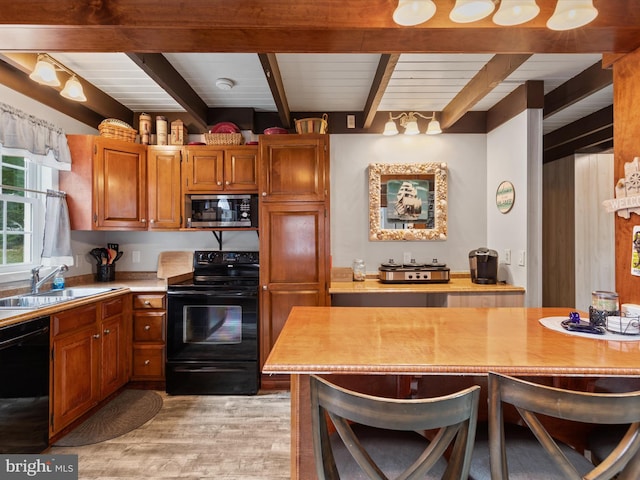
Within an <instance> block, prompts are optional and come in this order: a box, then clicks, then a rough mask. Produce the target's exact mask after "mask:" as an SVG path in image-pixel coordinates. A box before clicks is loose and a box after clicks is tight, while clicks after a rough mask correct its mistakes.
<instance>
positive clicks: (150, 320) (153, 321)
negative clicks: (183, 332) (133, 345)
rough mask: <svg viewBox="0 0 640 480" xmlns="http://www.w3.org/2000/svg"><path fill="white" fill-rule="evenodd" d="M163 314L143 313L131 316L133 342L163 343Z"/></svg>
mask: <svg viewBox="0 0 640 480" xmlns="http://www.w3.org/2000/svg"><path fill="white" fill-rule="evenodd" d="M165 316H166V314H165V313H164V312H144V313H134V314H133V341H134V342H163V341H164V318H165Z"/></svg>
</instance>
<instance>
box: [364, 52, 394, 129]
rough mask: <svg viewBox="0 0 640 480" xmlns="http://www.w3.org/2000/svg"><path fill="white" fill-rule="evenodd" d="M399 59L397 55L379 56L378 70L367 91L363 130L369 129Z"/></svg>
mask: <svg viewBox="0 0 640 480" xmlns="http://www.w3.org/2000/svg"><path fill="white" fill-rule="evenodd" d="M399 59H400V55H398V54H393V55H390V54H384V55H381V56H380V61H379V62H378V68H377V69H376V74H375V75H374V77H373V82H372V83H371V89H370V90H369V95H368V96H367V101H366V102H365V105H364V111H363V118H364V125H363V128H369V127H370V126H371V124H372V123H373V120H374V118H375V116H376V113H377V112H378V107H379V106H380V102H381V101H382V97H383V96H384V92H385V91H386V90H387V85H389V80H391V75H393V71H394V70H395V68H396V65H397V63H398V60H399Z"/></svg>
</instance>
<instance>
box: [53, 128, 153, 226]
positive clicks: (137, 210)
mask: <svg viewBox="0 0 640 480" xmlns="http://www.w3.org/2000/svg"><path fill="white" fill-rule="evenodd" d="M67 142H68V144H69V149H70V151H71V157H72V159H73V163H72V166H71V171H70V172H60V180H59V182H60V189H61V190H63V191H65V192H67V203H68V206H69V216H70V220H71V228H72V229H73V230H146V229H147V224H148V222H147V148H146V146H145V145H140V144H138V143H133V142H125V141H122V140H113V139H109V138H105V137H100V136H95V135H68V136H67Z"/></svg>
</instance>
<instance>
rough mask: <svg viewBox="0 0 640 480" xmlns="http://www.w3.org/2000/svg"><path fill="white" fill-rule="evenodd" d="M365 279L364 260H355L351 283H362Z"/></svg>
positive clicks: (365, 268)
mask: <svg viewBox="0 0 640 480" xmlns="http://www.w3.org/2000/svg"><path fill="white" fill-rule="evenodd" d="M366 278H367V267H366V265H365V264H364V260H362V259H360V258H356V259H355V260H354V261H353V281H354V282H364V281H365V279H366Z"/></svg>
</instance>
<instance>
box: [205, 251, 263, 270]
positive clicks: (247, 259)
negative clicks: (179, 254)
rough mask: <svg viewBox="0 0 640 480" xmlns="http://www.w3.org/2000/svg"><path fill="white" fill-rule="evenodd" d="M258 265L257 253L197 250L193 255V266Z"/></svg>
mask: <svg viewBox="0 0 640 480" xmlns="http://www.w3.org/2000/svg"><path fill="white" fill-rule="evenodd" d="M245 263H259V256H258V252H223V251H218V250H211V251H209V250H198V251H196V252H194V254H193V266H194V268H196V269H197V268H198V267H200V266H204V265H224V264H236V265H237V264H245Z"/></svg>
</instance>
